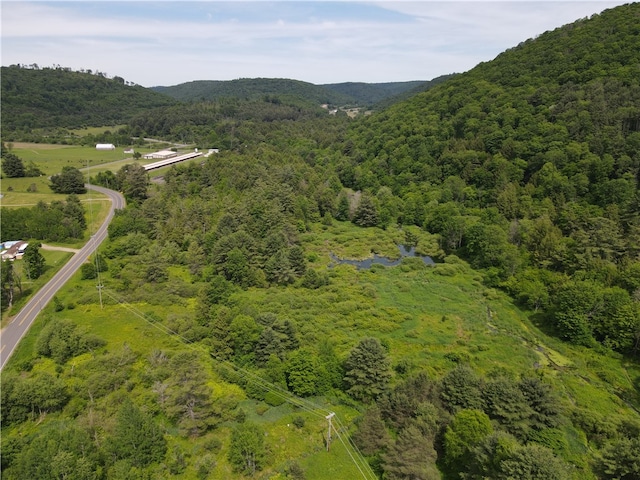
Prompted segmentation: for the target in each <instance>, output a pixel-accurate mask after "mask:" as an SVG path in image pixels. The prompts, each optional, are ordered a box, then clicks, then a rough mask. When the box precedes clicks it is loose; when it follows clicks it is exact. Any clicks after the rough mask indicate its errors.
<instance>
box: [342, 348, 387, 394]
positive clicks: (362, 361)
mask: <svg viewBox="0 0 640 480" xmlns="http://www.w3.org/2000/svg"><path fill="white" fill-rule="evenodd" d="M344 370H345V376H344V382H345V385H346V387H347V393H349V395H351V396H352V397H353V398H355V399H356V400H362V401H371V400H375V399H376V398H378V397H379V396H380V395H382V394H383V393H384V392H385V391H386V389H387V385H388V384H389V380H390V378H391V371H390V369H389V359H388V358H387V353H386V352H385V349H384V347H383V346H382V345H381V344H380V340H378V339H377V338H373V337H369V338H364V339H362V340H361V341H360V343H358V345H356V346H355V347H354V348H353V349H352V350H351V352H350V353H349V356H348V357H347V359H346V361H345V364H344Z"/></svg>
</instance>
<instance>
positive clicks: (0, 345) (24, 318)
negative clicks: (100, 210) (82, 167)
mask: <svg viewBox="0 0 640 480" xmlns="http://www.w3.org/2000/svg"><path fill="white" fill-rule="evenodd" d="M85 186H86V187H87V188H89V189H91V190H95V191H96V192H100V193H103V194H105V195H107V196H108V197H109V199H111V208H110V209H109V213H108V214H107V218H106V219H105V221H104V222H103V223H102V225H100V228H98V231H97V232H96V233H95V234H93V235H92V236H91V238H90V239H89V241H88V242H87V243H86V244H85V246H84V247H82V248H81V249H80V251H78V252H77V253H76V254H75V255H74V256H73V257H71V259H70V260H69V261H68V262H67V263H66V264H65V265H64V266H63V267H62V268H61V269H60V270H59V271H58V272H57V273H56V274H55V275H54V276H53V278H52V279H51V280H49V281H48V282H47V283H46V285H45V286H44V287H42V288H41V289H40V290H39V291H38V292H36V294H35V295H34V296H33V297H32V298H31V300H29V301H28V302H27V304H26V305H25V306H24V307H23V308H22V310H20V312H19V313H18V314H17V315H16V316H15V317H14V318H13V320H12V321H11V323H9V324H8V325H7V326H6V327H5V328H4V329H3V330H2V332H0V370H2V369H3V368H4V366H5V364H6V363H7V361H8V360H9V357H10V356H11V354H12V353H13V351H14V350H15V348H16V347H17V346H18V343H19V342H20V340H21V339H22V337H24V335H25V333H27V330H29V327H31V324H32V323H33V321H34V320H35V319H36V317H37V316H38V313H40V311H41V310H42V309H43V308H44V307H46V306H47V303H49V301H50V300H51V299H52V298H53V296H54V295H55V294H56V293H57V292H58V290H60V288H61V287H62V286H63V285H64V284H65V283H66V282H67V280H69V279H70V278H71V276H72V275H73V274H74V273H75V272H76V271H77V270H78V269H79V268H80V266H81V265H82V264H83V263H84V262H85V261H86V260H87V258H89V256H90V255H91V254H92V253H93V252H95V251H96V249H97V248H98V247H99V246H100V244H101V243H102V242H103V241H104V239H105V238H107V228H108V227H109V223H111V219H112V218H113V215H114V213H115V210H116V209H118V208H124V205H125V201H124V197H123V196H122V194H120V193H119V192H116V191H114V190H109V189H108V188H103V187H98V186H95V185H85Z"/></svg>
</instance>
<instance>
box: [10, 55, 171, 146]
mask: <svg viewBox="0 0 640 480" xmlns="http://www.w3.org/2000/svg"><path fill="white" fill-rule="evenodd" d="M1 74H2V75H1V76H2V132H3V136H4V134H6V133H8V132H12V131H20V130H22V131H29V130H31V129H34V128H48V127H52V128H60V127H62V128H77V127H84V126H103V125H115V124H121V123H125V122H127V121H128V120H129V119H130V118H131V117H132V116H133V115H135V114H137V113H140V112H141V111H144V110H148V109H151V108H154V107H159V106H167V105H175V104H176V103H177V102H176V101H175V100H174V99H172V98H170V97H168V96H165V95H161V94H159V93H157V92H154V91H152V90H149V89H148V88H144V87H141V86H138V85H131V84H128V83H127V82H126V81H125V80H124V79H123V78H121V77H117V76H116V77H114V78H106V77H105V76H104V74H100V73H97V74H96V73H90V72H88V71H87V72H76V71H71V70H70V69H67V68H24V67H21V66H15V65H12V66H10V67H2V72H1Z"/></svg>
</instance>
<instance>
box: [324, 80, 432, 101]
mask: <svg viewBox="0 0 640 480" xmlns="http://www.w3.org/2000/svg"><path fill="white" fill-rule="evenodd" d="M425 83H427V82H424V81H420V80H415V81H411V82H388V83H364V82H345V83H330V84H326V85H321V86H322V87H324V88H327V89H329V90H331V91H334V92H338V93H342V94H343V95H348V96H349V97H351V98H352V99H353V100H354V101H357V102H358V103H359V104H361V105H373V104H375V103H378V102H381V101H382V100H385V99H387V98H389V97H394V96H396V95H399V94H401V93H404V92H407V91H410V90H413V89H415V88H418V87H420V86H421V85H424V84H425Z"/></svg>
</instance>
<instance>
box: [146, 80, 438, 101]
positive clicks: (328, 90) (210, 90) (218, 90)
mask: <svg viewBox="0 0 640 480" xmlns="http://www.w3.org/2000/svg"><path fill="white" fill-rule="evenodd" d="M438 78H444V77H438ZM447 78H448V77H447ZM436 80H437V79H436ZM436 80H433V81H431V82H427V81H422V80H414V81H409V82H388V83H364V82H344V83H334V84H324V85H315V84H313V83H308V82H303V81H300V80H291V79H286V78H240V79H236V80H197V81H193V82H187V83H181V84H179V85H174V86H166V87H165V86H157V87H152V90H154V91H156V92H158V93H163V94H165V95H169V96H170V97H172V98H175V99H176V100H180V101H183V102H197V101H212V100H218V99H220V98H225V97H236V98H241V99H245V100H256V99H259V98H262V97H264V96H266V95H285V96H295V97H300V98H303V99H305V100H307V101H312V102H315V103H317V104H330V105H337V106H342V105H358V106H372V105H374V104H377V103H379V102H383V101H385V100H388V99H390V98H394V97H396V96H398V95H403V94H406V93H407V92H410V91H416V92H419V91H423V90H425V89H427V88H428V87H429V86H430V85H431V84H432V83H434V84H435V83H439V82H436ZM425 87H426V88H425Z"/></svg>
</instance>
